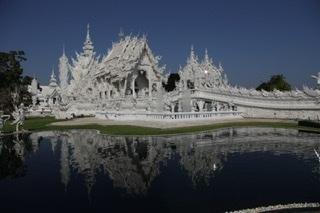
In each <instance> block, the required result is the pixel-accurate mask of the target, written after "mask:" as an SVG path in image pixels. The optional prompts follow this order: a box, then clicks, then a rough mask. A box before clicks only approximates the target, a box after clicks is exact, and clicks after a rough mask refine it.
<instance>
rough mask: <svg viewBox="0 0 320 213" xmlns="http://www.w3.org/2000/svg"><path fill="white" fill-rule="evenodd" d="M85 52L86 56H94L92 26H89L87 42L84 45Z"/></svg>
mask: <svg viewBox="0 0 320 213" xmlns="http://www.w3.org/2000/svg"><path fill="white" fill-rule="evenodd" d="M82 49H83V51H84V55H85V56H90V55H92V54H93V43H92V41H91V38H90V25H89V24H88V25H87V36H86V40H85V42H84V43H83V48H82Z"/></svg>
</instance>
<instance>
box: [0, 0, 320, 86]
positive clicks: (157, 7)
mask: <svg viewBox="0 0 320 213" xmlns="http://www.w3.org/2000/svg"><path fill="white" fill-rule="evenodd" d="M87 23H90V26H91V37H92V40H93V42H94V45H95V50H96V52H97V53H98V54H101V55H102V54H105V53H106V52H107V49H108V48H110V47H111V43H112V42H114V41H117V39H118V33H119V30H120V28H122V29H123V31H124V32H125V33H126V34H130V33H132V34H139V33H140V34H143V33H145V34H147V35H148V40H149V45H150V47H151V49H152V50H153V52H154V53H155V54H157V55H161V56H162V63H163V64H166V65H167V68H168V71H171V72H176V71H177V69H178V67H179V65H184V64H185V61H186V58H187V56H188V55H189V52H190V46H191V45H193V46H194V48H195V51H196V52H197V54H199V56H201V57H202V56H203V54H204V51H205V48H207V49H208V52H209V54H210V56H211V57H213V59H214V61H215V62H216V63H217V64H218V62H221V63H222V64H223V67H224V69H225V72H226V73H227V75H228V77H229V79H230V81H231V83H232V84H235V85H242V86H246V87H256V86H257V85H258V84H259V83H260V82H262V81H266V80H268V79H269V78H270V76H271V75H273V74H278V73H282V74H284V75H285V76H286V78H287V80H288V81H289V82H290V83H291V84H292V85H294V86H296V87H302V85H304V84H305V85H310V86H314V85H315V81H314V80H312V79H311V78H310V75H311V74H316V73H317V72H319V71H320V1H319V0H234V1H231V0H211V1H205V0H197V1H187V0H184V1H173V0H171V1H169V0H158V1H153V0H149V1H147V0H135V1H134V0H131V1H129V0H126V1H125V0H118V1H116V0H109V1H108V0H105V1H102V0H101V1H98V0H90V1H82V0H77V1H72V0H69V1H66V0H54V1H50V0H47V1H44V0H24V1H23V0H20V1H18V0H0V26H1V33H0V41H1V42H0V51H9V50H24V51H25V53H26V57H27V59H28V60H27V61H26V62H25V63H24V68H25V73H26V74H29V75H33V74H35V75H36V76H37V77H38V79H39V80H40V81H41V82H42V83H46V82H47V81H48V78H49V73H50V72H51V68H52V66H54V67H55V68H56V69H57V64H58V58H59V57H60V55H61V53H62V46H63V44H64V45H65V48H66V53H67V55H68V57H70V56H72V57H74V56H75V51H81V48H82V44H83V41H84V39H85V33H86V25H87Z"/></svg>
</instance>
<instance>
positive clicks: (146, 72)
mask: <svg viewBox="0 0 320 213" xmlns="http://www.w3.org/2000/svg"><path fill="white" fill-rule="evenodd" d="M178 73H179V75H180V81H179V82H178V83H177V85H176V89H175V90H173V91H171V92H166V91H165V90H164V88H163V83H166V81H167V78H168V74H166V69H165V66H161V65H160V57H159V56H155V55H154V54H153V52H152V51H151V49H150V47H149V45H148V41H147V38H146V37H145V36H142V37H137V36H122V35H121V36H120V40H119V41H118V42H116V43H113V44H112V47H111V49H110V50H108V53H107V54H106V55H104V56H103V57H102V58H101V59H100V56H96V53H95V52H94V46H93V42H92V41H91V37H90V29H89V25H88V27H87V35H86V39H85V42H84V44H83V51H82V53H76V57H75V58H71V60H69V59H68V57H67V56H66V55H65V51H64V49H63V53H62V56H61V57H60V59H59V81H57V79H56V76H55V73H54V70H53V71H52V74H51V77H50V82H49V85H48V86H38V82H37V80H36V79H34V80H33V81H32V84H31V86H30V92H31V94H32V96H33V106H32V108H30V115H48V114H51V115H52V114H53V115H54V116H55V117H56V118H70V117H72V116H80V115H91V116H96V117H98V118H102V119H120V120H121V119H122V120H130V119H131V120H139V119H140V120H141V119H142V120H145V119H148V120H186V119H219V118H239V117H251V118H253V117H254V118H286V119H314V120H318V119H319V118H320V90H319V88H320V87H319V85H320V82H319V78H318V76H312V77H313V78H316V79H317V80H318V88H317V89H311V88H308V87H304V88H303V90H298V89H296V90H293V91H288V92H281V91H278V90H275V91H272V92H267V91H263V90H262V91H257V90H255V89H246V88H243V87H236V86H232V85H230V84H229V82H228V78H227V75H226V74H225V72H224V70H223V68H222V66H221V64H219V66H216V65H215V64H214V63H213V60H212V59H211V58H210V57H209V55H208V53H207V51H206V52H205V56H204V59H203V60H200V59H199V58H198V56H197V55H196V54H195V52H194V50H193V48H191V53H190V56H189V57H188V59H187V62H186V65H185V66H184V67H183V68H180V69H179V71H178ZM319 76H320V73H319Z"/></svg>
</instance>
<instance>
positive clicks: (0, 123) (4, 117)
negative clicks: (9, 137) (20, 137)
mask: <svg viewBox="0 0 320 213" xmlns="http://www.w3.org/2000/svg"><path fill="white" fill-rule="evenodd" d="M9 118H10V115H3V112H2V111H0V134H1V129H2V128H3V127H4V125H5V124H6V122H7V120H9Z"/></svg>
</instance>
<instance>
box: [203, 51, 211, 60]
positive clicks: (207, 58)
mask: <svg viewBox="0 0 320 213" xmlns="http://www.w3.org/2000/svg"><path fill="white" fill-rule="evenodd" d="M204 61H205V62H206V63H210V59H209V55H208V50H207V48H206V49H205V53H204Z"/></svg>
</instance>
